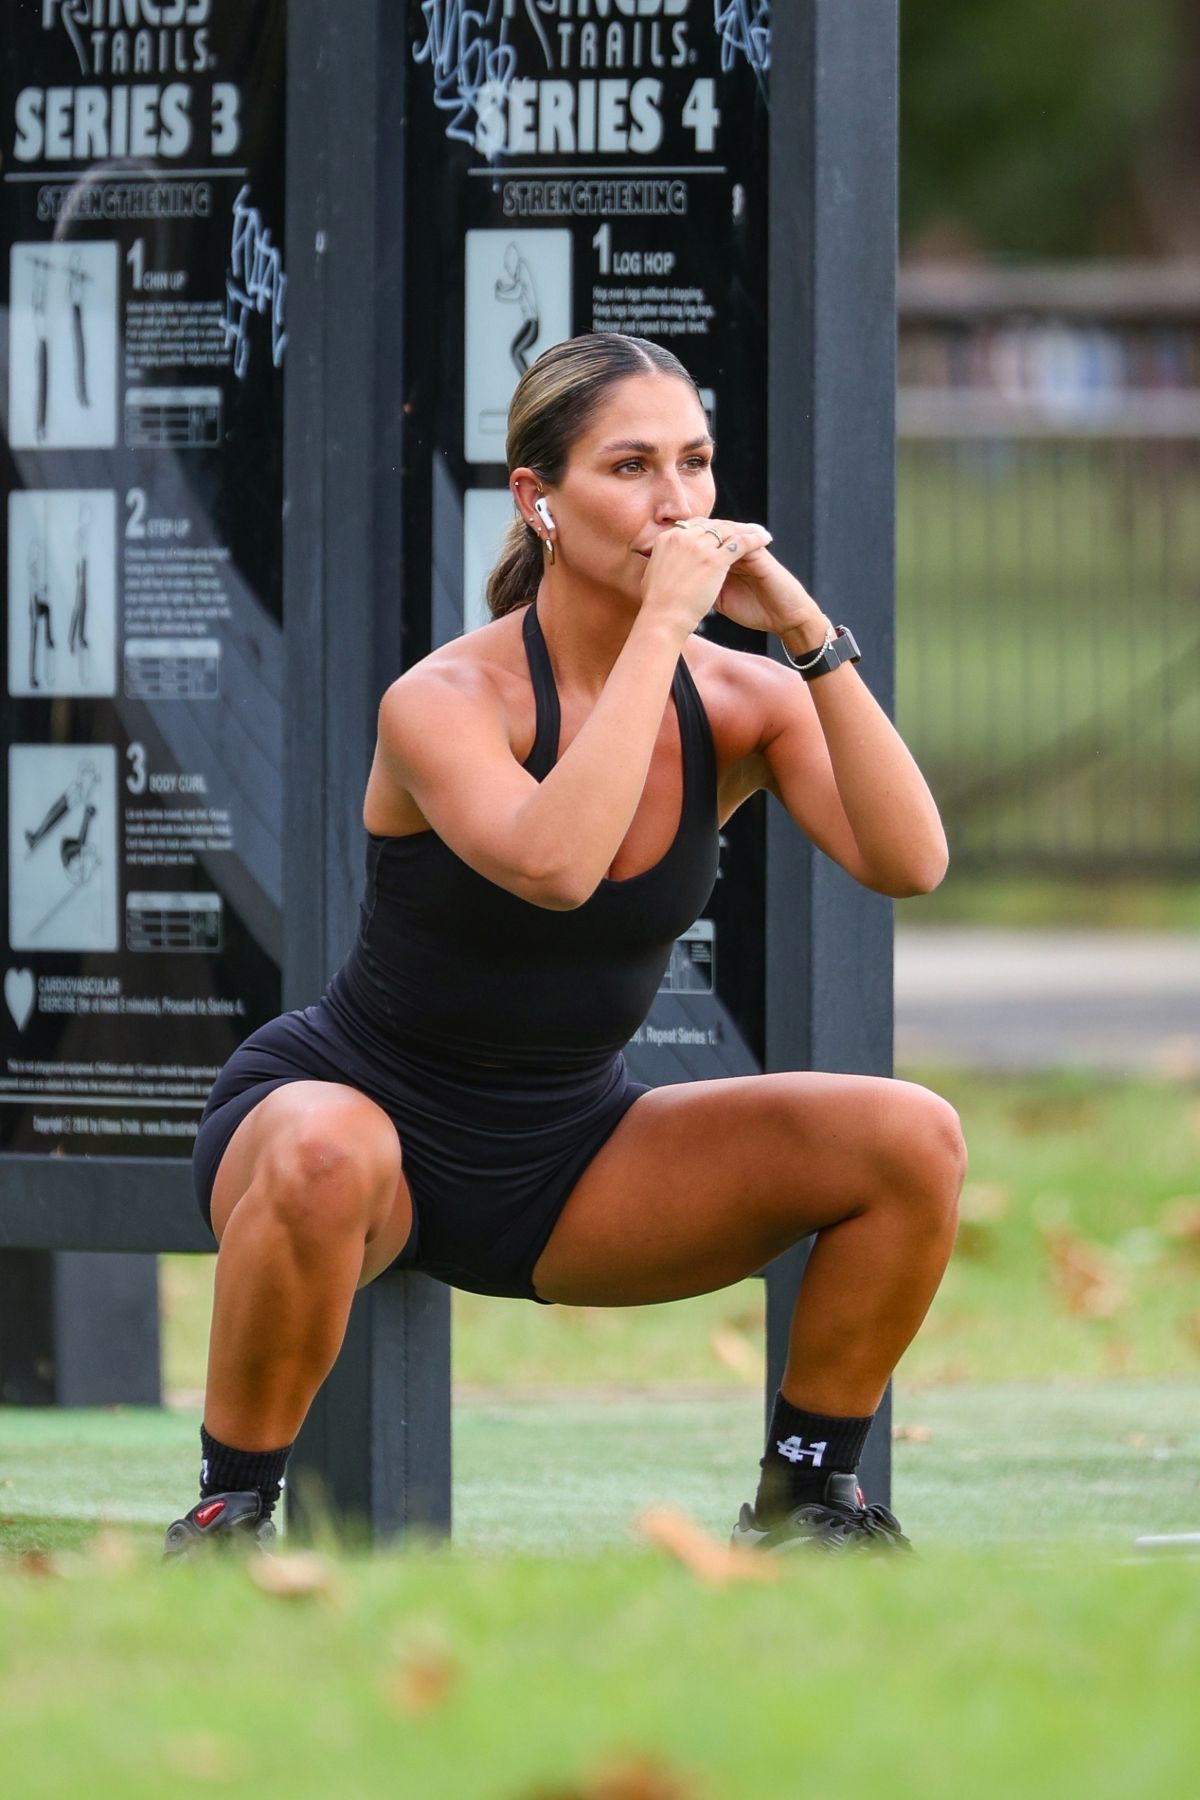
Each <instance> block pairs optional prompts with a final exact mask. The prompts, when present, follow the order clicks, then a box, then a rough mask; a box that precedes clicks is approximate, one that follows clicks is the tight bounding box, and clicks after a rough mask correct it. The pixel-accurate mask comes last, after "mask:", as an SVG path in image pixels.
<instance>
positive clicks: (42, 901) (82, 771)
mask: <svg viewBox="0 0 1200 1800" xmlns="http://www.w3.org/2000/svg"><path fill="white" fill-rule="evenodd" d="M116 813H117V753H116V751H115V750H114V749H113V747H112V746H111V744H12V745H10V746H9V752H8V920H9V928H8V929H9V935H8V942H9V948H10V949H11V950H115V949H116V948H117V827H116Z"/></svg>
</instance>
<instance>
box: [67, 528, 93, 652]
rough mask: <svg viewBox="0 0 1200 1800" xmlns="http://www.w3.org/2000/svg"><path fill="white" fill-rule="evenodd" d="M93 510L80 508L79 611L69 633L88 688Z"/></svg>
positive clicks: (77, 552)
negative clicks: (90, 558) (90, 540)
mask: <svg viewBox="0 0 1200 1800" xmlns="http://www.w3.org/2000/svg"><path fill="white" fill-rule="evenodd" d="M91 522H92V509H91V507H90V506H88V505H87V504H86V503H85V504H83V505H81V506H80V508H79V523H78V525H77V526H76V528H75V609H74V611H73V612H72V614H71V624H70V628H69V630H68V632H67V648H68V649H69V650H70V652H71V654H72V656H74V657H76V658H77V659H78V662H79V678H80V680H81V681H82V682H83V685H84V686H85V687H86V686H87V684H88V681H89V679H90V677H91V661H92V658H91V647H90V645H89V644H88V641H87V588H88V529H89V527H90V525H91Z"/></svg>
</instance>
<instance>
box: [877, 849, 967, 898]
mask: <svg viewBox="0 0 1200 1800" xmlns="http://www.w3.org/2000/svg"><path fill="white" fill-rule="evenodd" d="M949 866H950V852H949V850H948V849H947V848H946V845H945V844H942V845H941V846H940V847H933V848H931V849H930V850H929V851H928V852H926V854H925V855H924V856H921V857H919V858H916V859H914V860H913V861H910V862H908V863H906V864H905V867H904V869H903V871H898V872H897V875H896V877H895V878H894V880H893V881H891V882H889V883H888V885H887V886H886V887H884V888H883V890H882V891H883V892H884V893H885V894H888V895H890V896H891V898H892V899H893V900H914V899H915V898H916V897H917V895H918V894H932V892H933V890H934V888H936V887H940V886H941V884H942V882H943V881H944V879H945V876H946V870H947V869H948V868H949Z"/></svg>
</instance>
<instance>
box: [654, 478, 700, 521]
mask: <svg viewBox="0 0 1200 1800" xmlns="http://www.w3.org/2000/svg"><path fill="white" fill-rule="evenodd" d="M691 513H692V508H691V504H690V502H689V500H688V496H687V493H686V491H685V489H684V485H683V481H682V478H681V477H680V476H678V475H672V476H667V477H665V478H664V480H663V483H662V486H661V487H660V489H659V491H658V494H657V496H656V504H655V508H654V516H655V518H656V519H658V520H659V522H660V523H661V524H664V525H669V524H672V523H673V522H674V520H676V519H688V518H690V517H691Z"/></svg>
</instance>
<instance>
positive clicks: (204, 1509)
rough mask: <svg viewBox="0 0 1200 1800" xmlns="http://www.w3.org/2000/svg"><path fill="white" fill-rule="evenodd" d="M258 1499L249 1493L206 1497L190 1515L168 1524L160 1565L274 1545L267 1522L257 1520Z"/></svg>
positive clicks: (267, 1549) (254, 1494)
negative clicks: (215, 1551) (228, 1551)
mask: <svg viewBox="0 0 1200 1800" xmlns="http://www.w3.org/2000/svg"><path fill="white" fill-rule="evenodd" d="M261 1512H262V1498H261V1496H260V1495H259V1494H257V1493H255V1492H254V1491H253V1490H251V1491H250V1492H248V1493H241V1494H210V1495H209V1497H208V1499H207V1500H200V1501H198V1502H197V1504H196V1505H195V1506H193V1508H192V1510H191V1512H190V1513H185V1515H184V1517H183V1518H182V1519H176V1520H175V1523H174V1524H173V1525H168V1527H167V1535H166V1537H165V1539H164V1540H163V1561H164V1562H186V1561H187V1559H188V1558H189V1557H190V1556H195V1555H197V1554H198V1553H199V1554H204V1553H206V1552H208V1551H209V1550H217V1549H220V1550H226V1549H239V1550H262V1551H266V1552H269V1551H270V1549H271V1546H272V1545H273V1544H274V1542H275V1527H274V1525H273V1524H272V1523H271V1520H270V1519H263V1518H260V1517H259V1515H260V1513H261Z"/></svg>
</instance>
